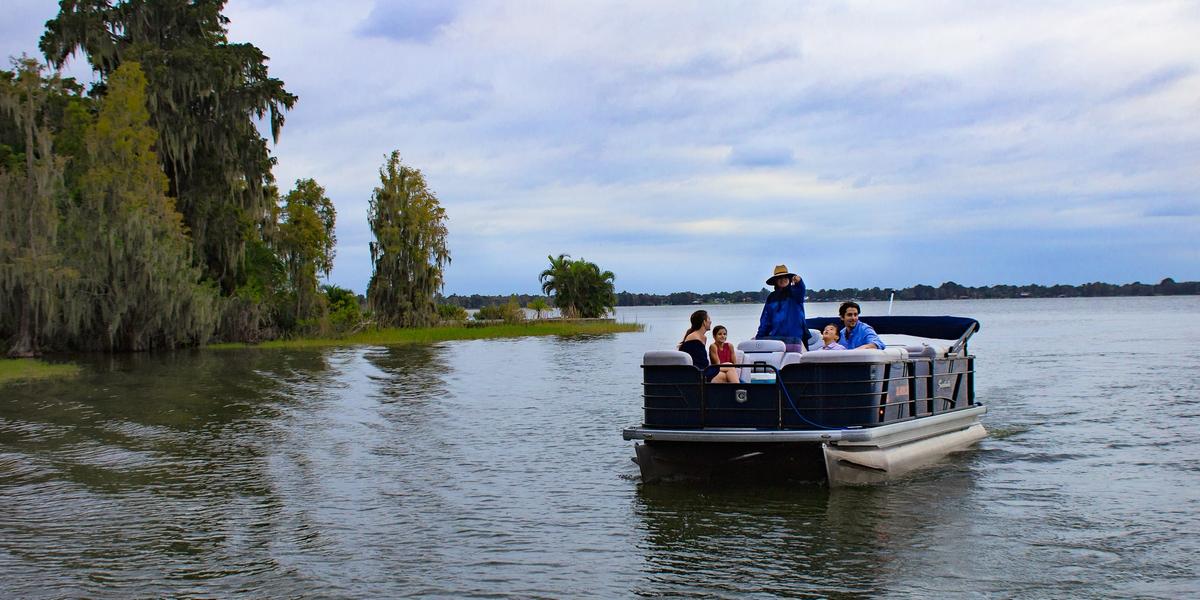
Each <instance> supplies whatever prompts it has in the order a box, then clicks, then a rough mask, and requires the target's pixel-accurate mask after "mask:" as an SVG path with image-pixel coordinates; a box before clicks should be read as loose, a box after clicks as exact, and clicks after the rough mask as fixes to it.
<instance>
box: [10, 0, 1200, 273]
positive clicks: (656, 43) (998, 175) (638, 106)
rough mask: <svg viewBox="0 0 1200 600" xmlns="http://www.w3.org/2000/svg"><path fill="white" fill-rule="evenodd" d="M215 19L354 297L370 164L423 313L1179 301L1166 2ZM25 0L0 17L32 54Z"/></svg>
mask: <svg viewBox="0 0 1200 600" xmlns="http://www.w3.org/2000/svg"><path fill="white" fill-rule="evenodd" d="M696 6H697V5H696V4H695V3H694V2H655V3H645V2H608V3H599V2H557V1H556V2H544V3H535V2H519V3H514V2H473V1H462V2H436V1H428V0H422V1H418V2H407V3H403V2H379V3H375V2H365V1H353V0H351V1H346V2H338V3H329V2H323V1H311V2H305V1H299V2H297V1H288V2H270V1H263V0H257V1H238V0H233V1H231V2H230V3H229V4H228V5H227V7H226V10H225V14H226V15H227V16H229V17H230V18H231V19H232V23H231V27H230V37H231V38H232V39H234V40H237V41H248V42H251V43H254V44H255V45H257V46H259V47H260V48H262V49H263V50H264V51H265V52H266V54H267V55H268V56H270V57H271V61H270V63H269V66H270V69H271V72H272V74H273V75H275V76H277V77H279V78H281V79H283V80H284V82H285V83H286V86H287V88H288V89H289V90H290V91H291V92H293V93H295V94H297V95H299V97H300V101H299V103H298V104H297V106H296V108H295V110H293V111H292V112H291V113H289V115H288V121H287V124H286V126H285V127H284V130H283V135H282V138H281V139H280V141H279V144H278V145H276V146H274V147H273V152H274V153H275V155H276V156H277V157H278V159H279V165H278V167H277V168H276V171H275V174H276V176H277V178H278V179H279V183H280V186H281V188H283V189H284V190H287V189H289V188H290V187H291V186H292V185H293V184H294V182H295V180H296V179H297V178H302V177H312V178H315V179H316V180H317V181H318V183H320V184H321V185H323V186H325V188H326V189H327V191H328V193H329V195H330V197H331V198H332V199H333V200H334V202H335V204H336V205H337V210H338V229H337V234H338V240H339V245H338V255H337V261H336V266H335V270H334V272H333V275H332V277H331V280H332V281H333V282H334V283H337V284H339V285H343V286H346V287H350V288H353V289H355V290H357V291H360V292H361V291H363V290H364V289H365V287H366V282H367V279H368V278H369V276H370V271H371V265H370V260H369V256H368V252H367V244H368V242H369V241H370V239H371V234H370V231H369V229H368V228H367V225H366V210H367V203H368V200H369V199H370V195H371V190H372V189H373V188H374V187H375V185H377V183H378V169H379V167H380V166H381V165H382V163H383V161H384V158H385V156H386V155H387V154H388V153H389V152H390V151H391V150H393V149H398V150H399V151H400V152H401V154H402V156H403V158H404V161H405V162H406V163H407V164H409V165H411V166H414V167H417V168H420V169H421V170H422V171H424V173H425V175H426V177H427V180H428V182H429V184H430V185H431V187H432V188H433V189H434V191H435V192H436V193H437V194H438V196H439V198H440V199H441V201H442V204H443V206H445V208H446V211H447V213H448V214H449V217H450V221H449V227H450V249H451V253H452V256H453V263H452V264H451V266H450V267H449V269H448V272H447V278H446V290H445V291H446V293H468V294H469V293H508V292H532V291H535V290H537V289H538V282H537V274H538V273H539V272H540V271H541V270H542V269H543V268H544V267H545V266H546V264H547V261H546V256H547V255H548V254H559V253H567V254H570V255H572V256H575V257H580V256H582V257H585V258H587V259H588V260H592V261H595V262H597V263H599V264H600V265H601V266H602V267H604V268H606V269H610V270H612V271H614V272H615V273H616V274H617V289H618V290H622V289H625V290H630V291H655V292H668V291H677V290H684V289H690V290H696V291H710V290H732V289H757V288H759V287H761V286H762V282H763V280H764V279H765V278H766V276H767V275H768V274H769V273H770V272H771V268H772V267H773V266H774V265H775V264H776V263H780V262H786V263H787V264H788V266H790V267H792V268H793V270H796V271H797V272H799V273H801V274H802V275H804V277H805V279H806V281H807V283H808V284H809V286H810V287H815V288H841V287H847V286H860V287H870V286H880V287H903V286H908V285H913V284H917V283H928V284H933V285H937V284H939V283H941V282H943V281H948V280H953V281H957V282H959V283H962V284H967V285H988V284H996V283H1059V282H1062V283H1082V282H1087V281H1096V280H1103V281H1111V282H1130V281H1134V280H1140V281H1143V282H1157V281H1158V280H1159V279H1161V278H1163V277H1168V276H1170V277H1175V278H1176V279H1180V280H1183V279H1189V280H1195V279H1200V4H1197V3H1196V2H1152V1H1147V2H1136V3H1130V2H1097V1H1080V2H1057V3H1053V4H1051V3H1045V2H973V3H961V2H903V3H882V4H881V3H876V2H821V3H805V4H803V5H801V4H800V3H795V2H779V3H767V2H761V3H707V4H704V8H703V9H697V8H696ZM56 11H57V6H56V3H54V2H27V1H25V0H17V1H15V2H7V3H6V8H5V12H6V16H8V17H11V18H7V19H6V21H5V23H4V24H2V25H0V51H3V52H5V53H6V54H8V55H16V54H19V53H20V52H22V51H25V52H29V53H31V54H33V53H36V45H37V39H38V37H39V36H40V32H41V27H42V23H43V22H44V21H45V20H46V19H48V18H50V17H52V16H53V15H54V14H55V13H56Z"/></svg>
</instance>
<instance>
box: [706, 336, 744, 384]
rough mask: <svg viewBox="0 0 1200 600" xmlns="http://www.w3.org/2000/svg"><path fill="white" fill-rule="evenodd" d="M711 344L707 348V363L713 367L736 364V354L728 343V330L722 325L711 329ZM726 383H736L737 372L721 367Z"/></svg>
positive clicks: (730, 368)
mask: <svg viewBox="0 0 1200 600" xmlns="http://www.w3.org/2000/svg"><path fill="white" fill-rule="evenodd" d="M712 332H713V343H712V345H711V346H709V347H708V362H709V364H714V365H732V364H733V363H735V362H737V361H736V360H735V359H736V358H737V352H735V351H734V349H733V344H730V343H729V330H728V329H726V328H725V326H724V325H717V326H716V327H713V330H712ZM721 372H722V373H725V377H724V379H725V381H726V382H727V383H737V382H738V370H737V369H736V368H734V367H721Z"/></svg>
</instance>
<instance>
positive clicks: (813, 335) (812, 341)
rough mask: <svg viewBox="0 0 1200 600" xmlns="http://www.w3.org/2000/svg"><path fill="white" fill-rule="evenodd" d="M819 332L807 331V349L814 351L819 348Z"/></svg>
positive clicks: (814, 330)
mask: <svg viewBox="0 0 1200 600" xmlns="http://www.w3.org/2000/svg"><path fill="white" fill-rule="evenodd" d="M821 344H822V342H821V332H820V331H817V330H816V329H809V330H808V349H809V350H816V349H817V348H820V347H821Z"/></svg>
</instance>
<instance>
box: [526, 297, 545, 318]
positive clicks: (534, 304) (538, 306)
mask: <svg viewBox="0 0 1200 600" xmlns="http://www.w3.org/2000/svg"><path fill="white" fill-rule="evenodd" d="M525 308H528V309H529V310H532V311H534V312H535V313H537V318H539V319H540V318H542V314H543V313H545V312H546V311H548V310H550V305H549V304H547V303H546V301H545V300H543V299H542V298H534V299H533V300H530V301H529V304H526V305H525Z"/></svg>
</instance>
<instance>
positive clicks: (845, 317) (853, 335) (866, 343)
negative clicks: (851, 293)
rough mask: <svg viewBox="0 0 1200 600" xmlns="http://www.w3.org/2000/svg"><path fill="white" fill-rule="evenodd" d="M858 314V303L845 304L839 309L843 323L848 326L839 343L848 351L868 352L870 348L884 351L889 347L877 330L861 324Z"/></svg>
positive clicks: (843, 329) (843, 330)
mask: <svg viewBox="0 0 1200 600" xmlns="http://www.w3.org/2000/svg"><path fill="white" fill-rule="evenodd" d="M858 312H859V307H858V303H857V302H854V301H849V302H843V303H842V305H841V306H840V307H838V315H840V316H841V317H842V323H844V324H845V325H846V326H845V327H844V328H842V336H841V337H840V338H838V343H839V344H841V345H843V346H845V347H846V349H847V350H866V349H868V348H878V349H880V350H883V349H884V348H887V345H885V344H884V343H883V340H881V339H879V335H878V334H877V333H875V329H873V328H872V327H871V326H870V325H867V324H866V323H861V322H859V320H858Z"/></svg>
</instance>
